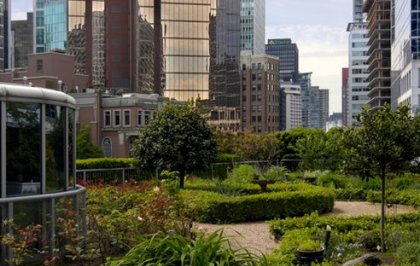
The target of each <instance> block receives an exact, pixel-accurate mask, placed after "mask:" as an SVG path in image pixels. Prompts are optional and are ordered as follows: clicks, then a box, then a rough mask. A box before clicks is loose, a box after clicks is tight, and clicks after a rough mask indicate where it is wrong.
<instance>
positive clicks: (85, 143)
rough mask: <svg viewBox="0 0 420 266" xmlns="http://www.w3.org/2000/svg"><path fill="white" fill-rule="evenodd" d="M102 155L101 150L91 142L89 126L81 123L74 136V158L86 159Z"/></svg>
mask: <svg viewBox="0 0 420 266" xmlns="http://www.w3.org/2000/svg"><path fill="white" fill-rule="evenodd" d="M103 156H104V154H103V153H102V150H101V149H100V148H99V147H98V146H96V145H94V144H93V143H92V140H91V136H90V126H89V125H87V124H85V125H82V127H81V129H80V131H79V133H78V134H77V137H76V158H77V159H87V158H100V157H103Z"/></svg>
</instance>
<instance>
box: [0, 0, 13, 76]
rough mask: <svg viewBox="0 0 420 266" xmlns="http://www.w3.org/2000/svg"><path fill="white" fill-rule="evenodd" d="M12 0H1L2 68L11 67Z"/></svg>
mask: <svg viewBox="0 0 420 266" xmlns="http://www.w3.org/2000/svg"><path fill="white" fill-rule="evenodd" d="M10 15H11V14H10V0H0V70H2V69H7V68H9V67H10V66H9V56H10V51H9V50H10V47H9V36H10Z"/></svg>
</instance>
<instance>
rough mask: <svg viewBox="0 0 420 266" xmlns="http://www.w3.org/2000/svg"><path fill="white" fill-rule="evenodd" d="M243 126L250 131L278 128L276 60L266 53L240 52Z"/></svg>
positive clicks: (277, 62)
mask: <svg viewBox="0 0 420 266" xmlns="http://www.w3.org/2000/svg"><path fill="white" fill-rule="evenodd" d="M241 66H242V67H241V69H242V70H241V76H242V90H241V106H242V108H241V110H242V111H241V117H242V130H248V131H251V132H253V133H257V134H258V133H263V132H275V131H278V130H279V125H280V114H279V111H280V109H279V90H280V83H279V77H278V68H279V61H278V59H277V58H276V57H273V56H268V55H252V54H251V53H250V52H248V51H244V52H243V53H242V55H241Z"/></svg>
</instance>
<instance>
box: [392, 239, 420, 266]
mask: <svg viewBox="0 0 420 266" xmlns="http://www.w3.org/2000/svg"><path fill="white" fill-rule="evenodd" d="M395 257H396V259H397V263H398V265H405V266H410V265H412V266H415V265H420V242H419V241H417V242H409V243H403V244H402V245H401V246H400V247H399V248H398V249H397V251H396V253H395Z"/></svg>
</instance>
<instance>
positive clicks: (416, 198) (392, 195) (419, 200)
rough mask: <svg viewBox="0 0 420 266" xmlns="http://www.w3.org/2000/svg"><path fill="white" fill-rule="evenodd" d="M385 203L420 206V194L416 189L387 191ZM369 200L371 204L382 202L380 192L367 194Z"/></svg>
mask: <svg viewBox="0 0 420 266" xmlns="http://www.w3.org/2000/svg"><path fill="white" fill-rule="evenodd" d="M385 193H386V195H385V201H386V202H387V203H393V204H403V205H410V206H414V207H419V206H420V193H419V190H416V189H405V190H397V189H387V190H386V192H385ZM367 200H368V201H370V202H381V192H380V191H369V192H368V193H367Z"/></svg>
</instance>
